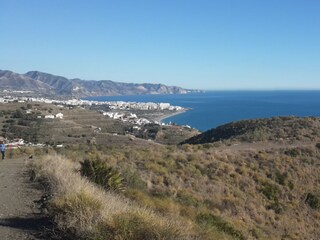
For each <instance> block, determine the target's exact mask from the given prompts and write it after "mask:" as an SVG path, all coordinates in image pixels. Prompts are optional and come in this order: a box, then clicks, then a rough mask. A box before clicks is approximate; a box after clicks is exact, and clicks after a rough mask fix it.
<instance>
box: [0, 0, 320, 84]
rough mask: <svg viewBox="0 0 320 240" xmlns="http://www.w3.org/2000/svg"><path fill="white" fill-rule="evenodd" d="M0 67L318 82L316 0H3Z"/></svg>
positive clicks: (194, 80) (171, 78) (178, 80)
mask: <svg viewBox="0 0 320 240" xmlns="http://www.w3.org/2000/svg"><path fill="white" fill-rule="evenodd" d="M0 69H2V70H12V71H14V72H18V73H24V72H27V71H29V70H39V71H44V72H48V73H53V74H57V75H62V76H66V77H68V78H81V79H94V80H106V79H109V80H113V81H121V82H136V83H142V82H149V83H164V84H167V85H178V86H182V87H186V88H199V89H320V1H319V0H299V1H298V0H161V1H160V0H119V1H118V0H112V1H111V0H0Z"/></svg>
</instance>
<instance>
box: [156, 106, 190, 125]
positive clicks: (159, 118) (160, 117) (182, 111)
mask: <svg viewBox="0 0 320 240" xmlns="http://www.w3.org/2000/svg"><path fill="white" fill-rule="evenodd" d="M188 110H189V109H183V110H180V111H175V112H173V113H169V114H163V115H161V116H157V117H155V118H154V119H153V121H157V122H159V123H162V121H163V120H165V119H167V118H170V117H173V116H176V115H180V114H183V113H185V112H186V111H188Z"/></svg>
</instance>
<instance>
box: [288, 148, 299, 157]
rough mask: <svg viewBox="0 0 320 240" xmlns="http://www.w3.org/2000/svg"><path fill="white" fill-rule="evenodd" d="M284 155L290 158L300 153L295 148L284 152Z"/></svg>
mask: <svg viewBox="0 0 320 240" xmlns="http://www.w3.org/2000/svg"><path fill="white" fill-rule="evenodd" d="M284 154H286V155H288V156H291V157H297V156H299V155H300V152H299V151H298V150H297V149H295V148H291V149H288V150H286V151H285V152H284Z"/></svg>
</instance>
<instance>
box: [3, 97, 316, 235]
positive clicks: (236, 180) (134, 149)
mask: <svg viewBox="0 0 320 240" xmlns="http://www.w3.org/2000/svg"><path fill="white" fill-rule="evenodd" d="M26 109H32V110H33V112H34V113H35V114H24V113H25V111H26ZM50 112H52V113H57V112H63V113H64V119H62V120H58V119H47V120H45V119H38V118H37V117H36V116H37V115H38V114H40V115H43V114H47V113H50ZM0 122H1V123H0V125H1V128H2V134H5V135H6V136H7V137H8V138H10V139H12V138H15V137H23V138H25V139H26V140H28V141H33V142H40V143H41V142H45V143H47V145H46V146H44V147H40V148H39V147H35V146H34V147H28V146H25V147H22V148H20V149H16V150H10V151H9V152H8V154H7V155H8V158H10V159H14V158H15V159H18V158H19V159H20V158H26V156H29V155H33V159H35V160H34V162H33V166H32V171H31V173H32V177H33V179H38V180H39V181H40V182H42V183H44V189H46V191H47V192H46V194H49V195H52V196H53V197H52V198H51V199H49V200H48V202H46V204H45V205H44V206H45V208H46V209H47V211H45V212H47V213H48V217H50V219H51V220H52V222H53V223H54V226H55V229H54V234H56V233H59V235H61V236H60V238H61V239H93V240H97V239H99V240H104V239H115V236H116V239H204V240H209V239H240V240H243V239H319V238H320V231H319V229H320V189H319V182H320V179H319V176H320V169H319V166H320V161H319V159H320V131H319V130H320V129H319V125H320V119H319V118H311V117H309V118H298V117H276V118H268V119H254V120H245V121H239V122H234V123H229V124H225V125H223V126H220V127H218V128H216V129H213V130H210V131H208V132H205V133H202V134H200V135H199V134H198V135H197V136H196V137H194V138H190V135H194V134H197V133H196V132H190V130H186V129H183V128H179V127H178V126H174V128H170V127H169V126H168V127H167V126H166V127H165V128H160V127H156V128H155V127H154V126H152V125H148V126H145V129H143V130H142V132H141V134H140V133H139V134H138V135H137V137H133V136H132V135H131V134H130V135H127V134H125V133H126V132H127V131H128V129H130V126H129V125H128V123H121V122H119V121H115V120H112V119H106V118H104V117H103V116H102V114H99V113H97V112H94V111H92V110H89V109H82V108H73V109H68V108H62V107H61V106H56V105H51V104H27V103H10V104H6V105H5V104H4V105H2V106H1V111H0ZM98 127H100V128H101V130H99V131H98V132H97V131H96V129H97V128H98ZM115 134H116V135H115ZM178 134H180V136H176V135H178ZM140 135H141V136H140ZM173 135H174V137H172V136H173ZM204 136H205V137H204ZM144 138H145V139H144ZM173 138H175V139H173ZM187 138H188V139H189V140H187V141H185V142H188V144H186V143H185V144H179V145H178V144H176V145H175V144H174V142H175V143H178V142H179V141H183V139H187ZM194 139H196V140H197V141H196V140H194ZM164 143H170V144H171V145H166V144H164ZM190 143H192V144H190ZM193 143H197V144H193ZM57 144H63V147H61V148H57V147H56V145H57ZM57 154H58V155H57ZM90 174H91V175H90ZM99 176H100V177H99ZM105 180H107V181H105ZM97 185H100V187H97ZM158 223H159V224H158ZM55 237H56V235H55Z"/></svg>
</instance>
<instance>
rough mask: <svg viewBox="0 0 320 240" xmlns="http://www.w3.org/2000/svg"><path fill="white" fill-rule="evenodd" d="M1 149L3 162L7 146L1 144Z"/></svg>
mask: <svg viewBox="0 0 320 240" xmlns="http://www.w3.org/2000/svg"><path fill="white" fill-rule="evenodd" d="M0 149H1V155H2V160H4V156H5V152H6V145H5V144H4V142H2V143H1V144H0Z"/></svg>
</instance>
